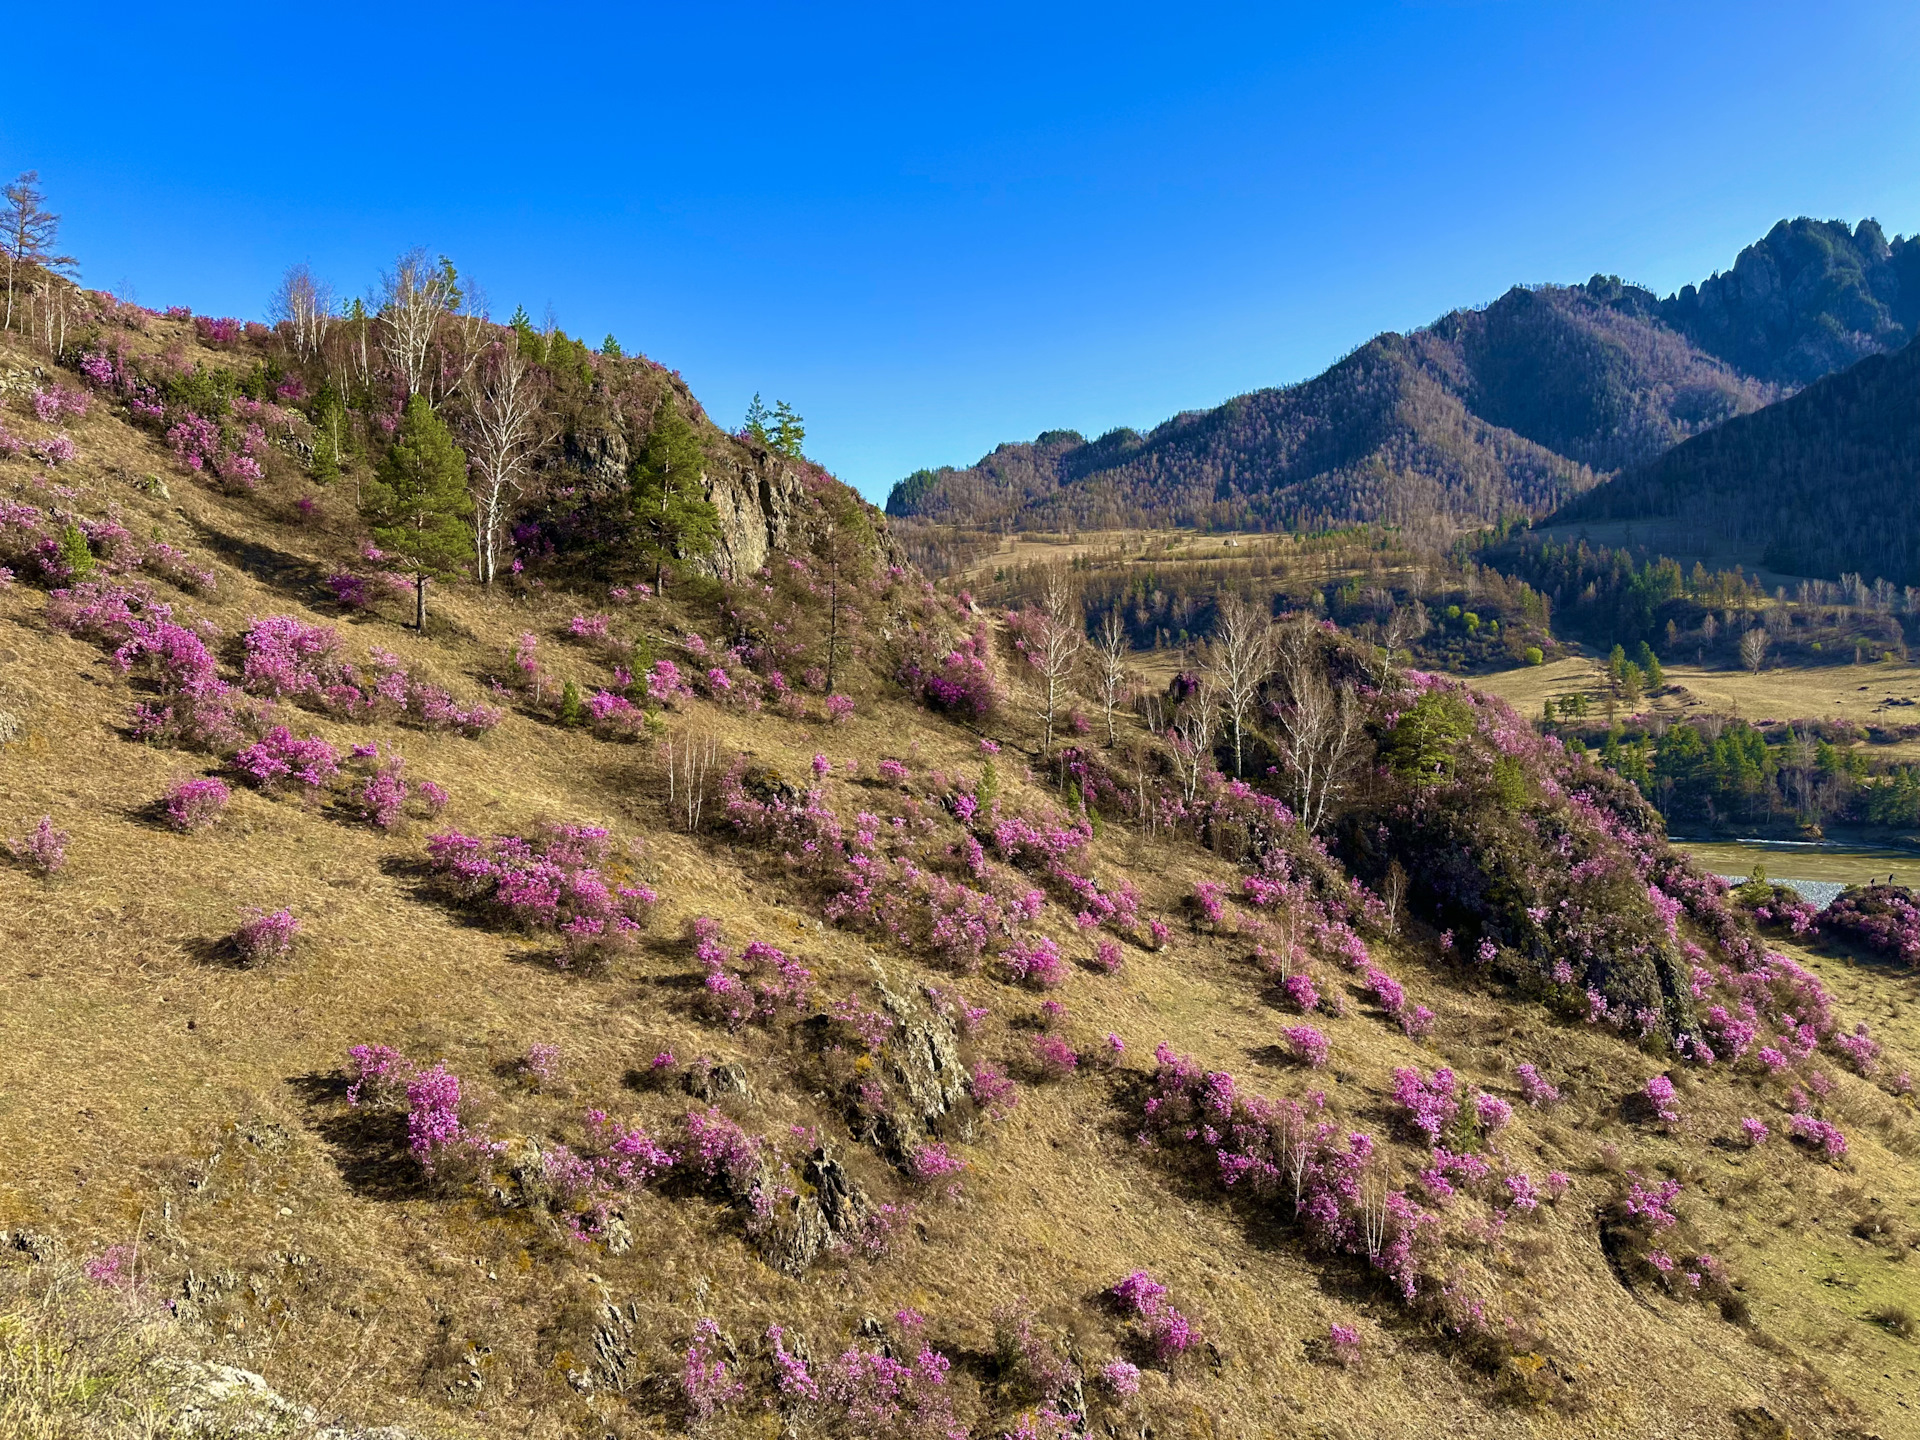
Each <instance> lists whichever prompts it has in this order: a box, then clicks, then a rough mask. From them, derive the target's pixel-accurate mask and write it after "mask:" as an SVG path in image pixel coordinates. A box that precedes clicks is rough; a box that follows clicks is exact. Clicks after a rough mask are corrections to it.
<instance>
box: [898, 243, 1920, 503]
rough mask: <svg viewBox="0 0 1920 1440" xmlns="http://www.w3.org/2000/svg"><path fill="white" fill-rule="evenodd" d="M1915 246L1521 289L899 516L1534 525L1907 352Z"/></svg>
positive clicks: (1008, 454)
mask: <svg viewBox="0 0 1920 1440" xmlns="http://www.w3.org/2000/svg"><path fill="white" fill-rule="evenodd" d="M1917 265H1920V245H1915V244H1913V243H1911V242H1909V241H1906V240H1904V239H1899V238H1896V239H1895V240H1894V241H1892V242H1889V241H1887V240H1886V239H1885V237H1884V236H1883V235H1882V233H1881V231H1880V229H1879V227H1878V225H1876V224H1875V223H1874V222H1872V221H1862V222H1861V223H1860V225H1859V226H1858V227H1857V228H1856V229H1854V230H1849V229H1848V227H1846V226H1844V225H1841V224H1839V223H1838V222H1816V221H1809V220H1796V221H1792V222H1786V221H1783V222H1781V224H1780V225H1778V226H1776V227H1775V228H1774V230H1773V231H1772V232H1770V233H1769V234H1768V236H1767V237H1766V238H1765V239H1763V240H1762V241H1760V242H1758V243H1757V244H1755V245H1752V246H1749V247H1748V248H1747V249H1746V250H1744V251H1742V252H1741V254H1740V257H1739V259H1738V260H1737V261H1736V263H1735V265H1734V267H1733V269H1732V270H1731V271H1729V272H1727V273H1725V274H1722V275H1715V276H1714V277H1712V278H1711V279H1709V280H1707V281H1705V282H1703V283H1702V284H1701V285H1700V286H1699V287H1694V286H1688V287H1686V288H1685V289H1684V290H1682V291H1681V292H1680V293H1679V294H1677V295H1674V296H1671V297H1669V298H1668V299H1666V300H1661V299H1660V298H1659V297H1657V296H1655V295H1654V294H1652V293H1651V292H1650V291H1646V290H1643V289H1640V288H1638V287H1635V286H1631V285H1626V284H1623V283H1622V282H1621V281H1619V280H1617V279H1614V278H1612V277H1608V276H1595V277H1593V279H1591V280H1590V281H1588V282H1587V283H1586V284H1584V285H1575V286H1540V287H1536V288H1520V287H1516V288H1515V289H1512V290H1510V291H1508V292H1507V293H1506V294H1505V295H1503V296H1501V297H1500V298H1499V299H1498V300H1496V301H1494V302H1493V303H1492V304H1491V305H1488V306H1486V307H1485V308H1483V309H1479V310H1462V311H1455V312H1452V313H1451V314H1448V315H1446V316H1443V317H1442V318H1441V319H1440V320H1438V321H1436V322H1435V323H1434V324H1433V325H1431V326H1428V327H1426V328H1424V329H1421V330H1416V331H1414V332H1412V333H1410V334H1408V335H1404V336H1403V335H1398V334H1387V335H1383V336H1380V337H1377V338H1376V339H1374V340H1372V341H1369V342H1368V343H1367V344H1366V345H1364V346H1362V347H1361V348H1360V349H1359V350H1357V351H1355V352H1354V353H1353V354H1352V355H1350V356H1348V357H1347V358H1345V359H1344V360H1342V361H1340V362H1339V363H1338V364H1336V365H1334V366H1333V367H1332V368H1331V369H1329V370H1328V371H1326V372H1325V373H1324V374H1322V375H1320V376H1317V377H1315V378H1314V379H1311V380H1308V381H1304V382H1302V383H1301V384H1298V385H1294V386H1289V387H1286V388H1283V389H1271V390H1259V391H1255V392H1253V393H1251V394H1248V395H1243V396H1239V397H1237V398H1235V399H1233V400H1230V401H1228V402H1227V403H1226V404H1225V405H1222V406H1220V407H1218V408H1216V409H1213V410H1208V411H1201V412H1194V413H1189V414H1185V415H1179V416H1175V417H1174V418H1173V419H1171V420H1169V421H1167V422H1166V423H1165V424H1164V425H1161V426H1158V427H1156V428H1155V429H1154V430H1152V431H1150V432H1148V433H1147V434H1145V435H1141V434H1139V433H1137V432H1133V431H1125V430H1122V431H1115V432H1113V433H1112V434H1109V435H1106V436H1103V437H1101V438H1100V439H1099V440H1096V441H1093V442H1088V441H1087V440H1085V438H1084V437H1082V436H1080V435H1079V434H1077V433H1075V432H1072V431H1050V432H1048V433H1047V434H1045V435H1042V436H1040V437H1039V438H1038V439H1037V440H1035V441H1032V442H1026V443H1018V444H1008V445H1002V446H1000V447H998V448H997V449H996V450H994V452H993V453H992V454H990V455H988V456H986V457H984V458H983V459H981V460H980V461H979V462H978V463H977V464H975V465H973V466H970V467H967V468H965V469H954V468H951V467H948V468H942V469H939V470H923V471H919V472H917V473H916V474H914V475H912V476H909V477H908V478H907V479H906V480H903V481H901V482H900V483H899V484H898V485H896V486H895V487H894V489H893V492H892V494H891V495H890V496H889V498H888V501H887V512H888V514H889V515H892V516H894V517H896V518H899V519H912V520H917V521H922V522H931V523H941V524H951V525H956V526H963V527H970V528H976V529H985V530H994V531H1003V532H1004V531H1008V530H1022V529H1035V530H1045V529H1055V530H1058V529H1065V528H1069V527H1077V528H1083V529H1097V528H1117V527H1122V526H1158V525H1165V524H1177V525H1187V526H1193V525H1201V526H1209V527H1213V528H1219V529H1277V528H1283V527H1284V528H1302V527H1312V526H1322V525H1331V524H1343V523H1350V522H1355V521H1382V522H1386V523H1390V524H1396V525H1401V526H1408V527H1413V528H1415V529H1421V530H1429V529H1431V530H1435V531H1437V532H1441V533H1444V532H1446V531H1450V530H1452V529H1456V528H1459V527H1463V526H1464V527H1469V528H1471V527H1477V526H1480V525H1484V524H1488V523H1491V522H1493V521H1496V520H1499V519H1501V518H1504V517H1508V516H1513V515H1531V516H1541V515H1544V514H1546V513H1547V512H1549V511H1551V510H1553V509H1554V508H1555V507H1557V506H1558V505H1560V504H1563V503H1565V502H1566V501H1568V500H1570V499H1572V498H1573V497H1574V496H1576V495H1578V494H1580V493H1582V492H1583V491H1585V490H1587V489H1589V488H1590V487H1591V486H1592V485H1593V484H1595V483H1596V482H1597V480H1598V479H1599V478H1600V477H1601V476H1602V475H1604V474H1605V473H1608V472H1612V471H1616V470H1619V469H1621V468H1623V467H1630V466H1633V465H1637V464H1642V463H1645V462H1648V461H1650V460H1652V459H1653V458H1655V457H1656V456H1658V455H1660V454H1661V453H1663V452H1664V451H1665V450H1667V449H1668V448H1669V447H1671V446H1673V445H1675V444H1677V443H1679V442H1681V441H1683V440H1686V439H1687V438H1689V437H1690V436H1694V435H1697V434H1699V433H1701V432H1702V431H1704V430H1707V429H1709V428H1711V427H1712V426H1714V425H1717V424H1719V423H1721V422H1722V421H1724V420H1727V419H1729V418H1731V417H1734V416H1737V415H1741V414H1745V413H1748V412H1750V411H1752V410H1755V409H1758V408H1759V407H1761V406H1762V405H1765V404H1767V403H1768V402H1770V401H1772V400H1774V399H1777V398H1779V397H1780V396H1781V395H1782V394H1783V393H1785V391H1786V390H1787V389H1790V388H1792V387H1794V386H1797V385H1801V384H1804V383H1807V382H1808V381H1810V380H1813V379H1817V378H1819V376H1821V375H1824V374H1827V373H1829V372H1830V371H1831V370H1834V369H1838V368H1840V367H1842V366H1844V365H1847V364H1850V363H1852V362H1853V360H1855V359H1857V358H1858V357H1859V356H1861V355H1866V354H1872V353H1875V352H1876V351H1880V350H1886V349H1892V348H1895V347H1897V346H1898V345H1900V344H1903V343H1905V341H1906V339H1907V337H1908V336H1910V335H1911V334H1912V333H1913V330H1912V327H1913V325H1914V323H1915V317H1916V316H1920V273H1917V272H1916V266H1917Z"/></svg>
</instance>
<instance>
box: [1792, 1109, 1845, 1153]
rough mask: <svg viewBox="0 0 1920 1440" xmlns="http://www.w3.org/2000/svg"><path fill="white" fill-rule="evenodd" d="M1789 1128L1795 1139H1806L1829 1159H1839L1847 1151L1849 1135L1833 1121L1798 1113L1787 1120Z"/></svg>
mask: <svg viewBox="0 0 1920 1440" xmlns="http://www.w3.org/2000/svg"><path fill="white" fill-rule="evenodd" d="M1787 1128H1788V1130H1789V1131H1790V1133H1791V1134H1792V1135H1793V1138H1794V1139H1796V1140H1803V1141H1805V1142H1806V1143H1807V1144H1809V1145H1811V1146H1812V1147H1813V1148H1814V1149H1816V1150H1818V1151H1819V1152H1820V1153H1821V1154H1822V1155H1824V1156H1826V1157H1827V1159H1829V1160H1838V1159H1840V1158H1841V1157H1842V1156H1843V1155H1845V1154H1846V1153H1847V1137H1846V1135H1845V1134H1844V1133H1842V1131H1841V1129H1840V1127H1839V1126H1838V1125H1835V1124H1833V1123H1832V1122H1831V1121H1827V1120H1821V1119H1818V1118H1817V1117H1815V1116H1812V1115H1804V1114H1796V1115H1794V1116H1792V1117H1790V1118H1789V1120H1788V1121H1787Z"/></svg>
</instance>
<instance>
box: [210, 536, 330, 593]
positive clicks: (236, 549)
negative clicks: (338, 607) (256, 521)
mask: <svg viewBox="0 0 1920 1440" xmlns="http://www.w3.org/2000/svg"><path fill="white" fill-rule="evenodd" d="M194 529H195V530H197V531H198V532H199V538H200V542H201V543H202V544H203V545H205V546H206V547H207V548H208V549H209V550H211V551H213V552H214V553H215V554H217V555H218V556H219V557H220V558H221V559H222V560H224V561H226V562H227V563H228V564H229V565H232V566H233V567H234V568H235V569H238V570H244V571H246V573H247V574H249V575H251V576H252V577H253V578H254V579H255V580H258V581H259V582H260V583H261V584H262V585H265V586H266V587H267V588H268V589H270V590H275V591H278V592H279V593H280V594H282V595H285V596H286V597H287V598H288V599H291V600H297V601H299V602H300V603H301V604H308V605H310V604H325V603H327V602H329V601H331V600H332V599H333V597H332V595H331V594H330V593H328V591H327V590H326V589H325V588H324V586H323V582H324V581H325V580H326V578H327V572H326V571H325V570H324V569H322V568H321V567H320V566H319V565H316V564H315V563H314V562H313V561H311V560H307V559H304V558H302V557H301V556H298V555H290V554H288V553H287V552H286V551H285V550H278V549H275V548H274V547H273V546H271V545H263V544H261V543H260V542H259V541H257V540H248V539H243V538H242V537H240V536H238V535H234V534H231V533H229V532H228V531H225V530H222V529H220V528H219V527H217V526H214V525H209V524H208V523H207V522H206V521H204V520H201V521H196V522H195V523H194Z"/></svg>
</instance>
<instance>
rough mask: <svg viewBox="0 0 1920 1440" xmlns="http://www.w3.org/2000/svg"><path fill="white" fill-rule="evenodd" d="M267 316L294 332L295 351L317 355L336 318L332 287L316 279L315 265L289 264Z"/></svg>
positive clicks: (305, 354) (299, 353)
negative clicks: (334, 317) (329, 327)
mask: <svg viewBox="0 0 1920 1440" xmlns="http://www.w3.org/2000/svg"><path fill="white" fill-rule="evenodd" d="M267 317H268V318H269V319H270V320H272V321H273V322H274V323H275V324H284V325H285V326H286V327H287V328H288V329H289V330H291V331H292V332H293V348H294V352H295V353H296V354H298V355H299V356H300V357H301V358H302V359H306V358H308V357H310V356H313V355H318V354H319V353H320V345H321V342H322V341H324V340H325V339H326V334H327V326H328V325H329V324H330V323H331V322H332V320H333V287H332V286H331V285H328V284H327V283H326V282H325V281H324V280H319V279H316V278H315V277H314V273H313V267H312V266H310V265H307V264H305V263H304V262H303V263H301V264H299V265H289V266H288V267H287V273H286V274H285V275H283V276H282V277H281V279H280V286H279V288H278V289H276V290H275V291H274V292H273V298H272V300H271V301H269V302H268V306H267Z"/></svg>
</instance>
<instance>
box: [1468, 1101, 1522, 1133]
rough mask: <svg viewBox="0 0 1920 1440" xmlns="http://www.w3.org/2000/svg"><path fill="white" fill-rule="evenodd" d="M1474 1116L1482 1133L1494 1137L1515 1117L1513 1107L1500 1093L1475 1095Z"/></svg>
mask: <svg viewBox="0 0 1920 1440" xmlns="http://www.w3.org/2000/svg"><path fill="white" fill-rule="evenodd" d="M1473 1118H1474V1123H1475V1124H1477V1125H1478V1126H1479V1127H1480V1133H1481V1135H1482V1136H1484V1137H1485V1138H1487V1139H1492V1138H1493V1137H1494V1136H1495V1135H1497V1134H1499V1133H1500V1131H1502V1130H1504V1129H1505V1128H1506V1126H1507V1124H1508V1122H1509V1121H1511V1120H1512V1119H1513V1107H1512V1106H1511V1105H1509V1104H1508V1103H1507V1102H1506V1101H1504V1100H1502V1099H1501V1098H1500V1097H1499V1096H1498V1095H1487V1094H1480V1095H1476V1096H1474V1097H1473Z"/></svg>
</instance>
